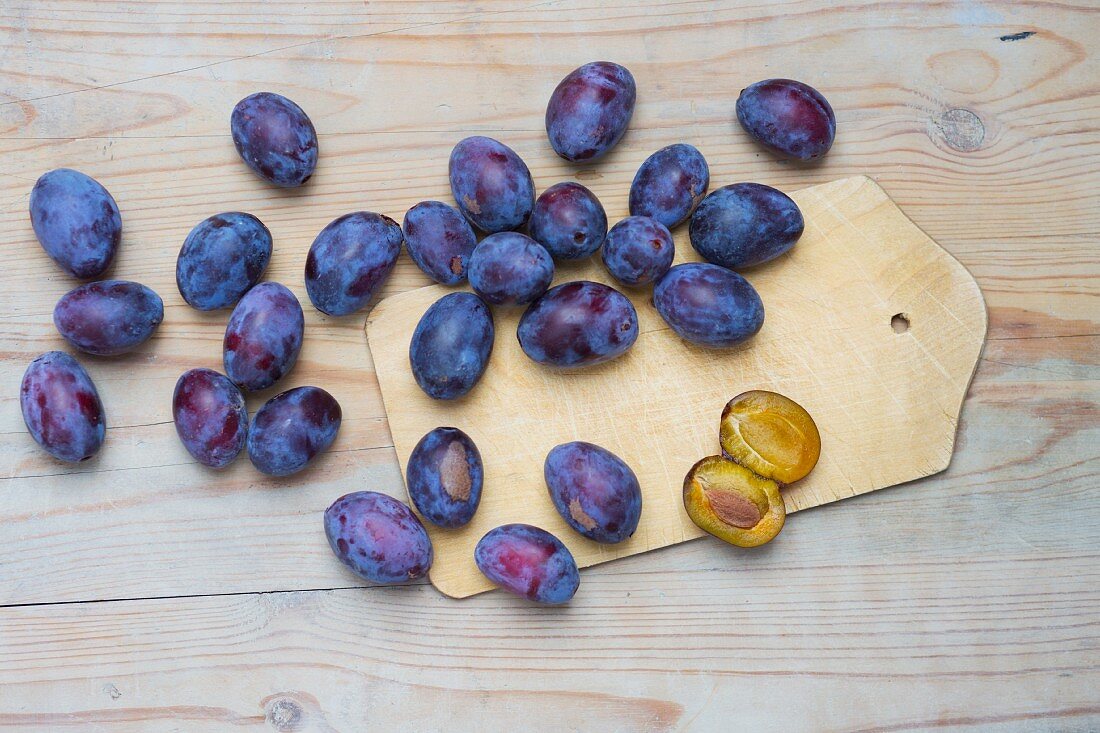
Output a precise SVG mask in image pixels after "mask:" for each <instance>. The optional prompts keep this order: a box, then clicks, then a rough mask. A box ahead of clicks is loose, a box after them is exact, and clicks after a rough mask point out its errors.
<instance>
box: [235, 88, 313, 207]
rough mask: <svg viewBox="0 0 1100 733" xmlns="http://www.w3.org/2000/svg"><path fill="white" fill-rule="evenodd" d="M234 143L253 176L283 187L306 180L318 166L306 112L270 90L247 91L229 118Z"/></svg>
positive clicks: (310, 123) (291, 186)
mask: <svg viewBox="0 0 1100 733" xmlns="http://www.w3.org/2000/svg"><path fill="white" fill-rule="evenodd" d="M229 127H230V131H231V133H232V135H233V145H234V146H236V148H237V153H238V154H239V155H240V156H241V160H243V161H244V162H245V165H247V166H248V167H249V168H251V169H252V171H253V172H254V173H256V175H258V176H259V177H260V178H263V179H264V180H265V181H267V182H268V183H273V184H275V185H276V186H280V187H282V188H294V187H296V186H301V185H302V184H303V183H305V182H306V181H308V180H309V179H310V177H311V176H312V175H313V171H314V169H315V168H316V167H317V131H316V130H315V129H313V122H312V121H311V120H310V119H309V115H307V114H306V113H305V111H303V110H302V108H301V107H299V106H298V105H297V104H295V103H294V102H292V101H290V100H289V99H287V98H286V97H284V96H282V95H279V94H275V93H273V92H257V93H255V94H250V95H249V96H247V97H245V98H244V99H242V100H241V101H239V102H237V105H236V106H235V107H233V114H232V115H231V116H230V119H229Z"/></svg>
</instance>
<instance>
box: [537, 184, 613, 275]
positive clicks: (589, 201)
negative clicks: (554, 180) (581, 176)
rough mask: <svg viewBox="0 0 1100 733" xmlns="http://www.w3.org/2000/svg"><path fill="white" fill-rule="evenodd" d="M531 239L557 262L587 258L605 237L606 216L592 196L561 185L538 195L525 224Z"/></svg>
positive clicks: (575, 186)
mask: <svg viewBox="0 0 1100 733" xmlns="http://www.w3.org/2000/svg"><path fill="white" fill-rule="evenodd" d="M527 230H528V231H529V232H530V233H531V238H532V239H534V240H535V241H536V242H538V243H539V244H541V245H542V246H543V247H545V248H546V250H547V251H548V252H549V253H550V254H551V255H553V256H554V257H555V258H556V259H559V260H579V259H583V258H585V257H589V256H590V255H592V254H593V253H594V252H595V251H596V250H598V249H599V248H600V245H601V244H603V241H604V237H606V236H607V214H606V213H605V212H604V210H603V204H601V203H600V200H599V199H598V198H596V194H594V193H592V192H591V191H589V190H588V189H587V188H585V187H584V186H582V185H581V184H579V183H573V182H572V181H565V182H564V183H558V184H555V185H553V186H551V187H550V188H548V189H546V190H545V191H543V192H542V195H541V196H539V197H538V200H537V201H535V209H534V211H532V212H531V220H530V221H529V222H528V223H527Z"/></svg>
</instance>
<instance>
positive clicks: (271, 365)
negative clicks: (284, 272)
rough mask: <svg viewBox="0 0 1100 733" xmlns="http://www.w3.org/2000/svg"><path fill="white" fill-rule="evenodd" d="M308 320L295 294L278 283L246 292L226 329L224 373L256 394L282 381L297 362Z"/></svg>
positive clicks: (269, 283)
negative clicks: (306, 320)
mask: <svg viewBox="0 0 1100 733" xmlns="http://www.w3.org/2000/svg"><path fill="white" fill-rule="evenodd" d="M304 330H305V317H304V316H303V314H302V306H301V304H300V303H299V302H298V298H296V297H295V296H294V293H292V292H290V290H288V289H287V288H286V286H284V285H280V284H279V283H272V282H266V283H260V284H259V285H257V286H256V287H254V288H252V289H251V290H249V291H248V292H247V293H245V295H244V297H243V298H241V301H240V302H239V303H237V307H236V308H234V309H233V315H231V316H230V317H229V324H228V325H227V326H226V328H225V341H224V342H223V345H224V349H225V373H226V374H227V375H228V376H229V378H230V379H232V380H233V382H234V383H236V384H237V385H238V386H239V387H240V388H241V389H243V390H246V391H249V392H255V391H257V390H261V389H266V388H267V387H270V386H271V385H273V384H275V383H276V382H278V381H279V380H280V379H282V378H283V376H285V375H286V374H287V373H288V372H289V371H290V370H291V369H292V368H294V363H295V362H296V361H298V352H299V351H301V349H302V335H303V331H304Z"/></svg>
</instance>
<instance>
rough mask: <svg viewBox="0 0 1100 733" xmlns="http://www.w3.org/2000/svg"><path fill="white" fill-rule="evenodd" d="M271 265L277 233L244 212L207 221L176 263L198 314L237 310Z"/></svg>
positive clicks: (178, 283)
mask: <svg viewBox="0 0 1100 733" xmlns="http://www.w3.org/2000/svg"><path fill="white" fill-rule="evenodd" d="M270 261H271V232H270V231H268V228H267V227H266V226H264V223H263V222H262V221H260V220H259V219H257V218H256V217H254V216H252V214H245V213H242V212H239V211H227V212H225V213H223V214H216V215H214V216H211V217H209V218H207V219H203V220H202V221H200V222H199V223H198V224H196V225H195V228H194V229H192V230H191V233H190V234H188V235H187V239H185V240H184V241H183V247H181V248H180V253H179V257H177V258H176V287H178V288H179V291H180V295H182V296H183V299H184V300H185V301H187V304H188V305H190V306H191V307H192V308H196V309H198V310H200V311H212V310H217V309H219V308H229V307H231V306H233V305H236V303H237V301H239V300H240V299H241V298H242V297H243V296H244V294H245V293H247V292H248V291H249V290H250V289H251V288H252V287H253V286H254V285H255V284H256V283H258V282H259V281H260V278H262V277H263V275H264V271H265V270H267V264H268V262H270Z"/></svg>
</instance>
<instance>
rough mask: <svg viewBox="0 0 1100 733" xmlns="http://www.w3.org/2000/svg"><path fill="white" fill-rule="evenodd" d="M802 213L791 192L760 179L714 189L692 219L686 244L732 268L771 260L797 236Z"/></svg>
mask: <svg viewBox="0 0 1100 733" xmlns="http://www.w3.org/2000/svg"><path fill="white" fill-rule="evenodd" d="M804 227H805V222H804V221H803V220H802V212H801V211H799V209H798V204H796V203H795V202H794V201H793V200H792V199H791V197H790V196H788V195H787V194H785V193H783V192H782V191H779V190H777V189H774V188H772V187H771V186H765V185H763V184H760V183H734V184H732V185H730V186H723V187H722V188H719V189H715V190H714V191H712V192H711V193H710V195H708V196H707V197H706V198H705V199H703V203H701V204H699V208H698V209H696V210H695V214H693V215H692V217H691V226H690V228H689V234H690V235H691V246H692V247H694V248H695V251H696V252H698V253H699V254H701V255H702V256H703V257H705V258H706V259H707V260H708V261H710V262H713V263H714V264H716V265H721V266H722V267H728V268H730V269H733V270H738V269H741V268H742V267H752V266H753V265H759V264H763V263H764V262H767V261H768V260H773V259H775V258H776V257H778V256H780V255H781V254H784V253H785V252H787V251H788V250H789V249H790V248H791V247H793V246H794V245H795V242H797V241H798V238H799V237H801V236H802V230H803V228H804Z"/></svg>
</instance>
